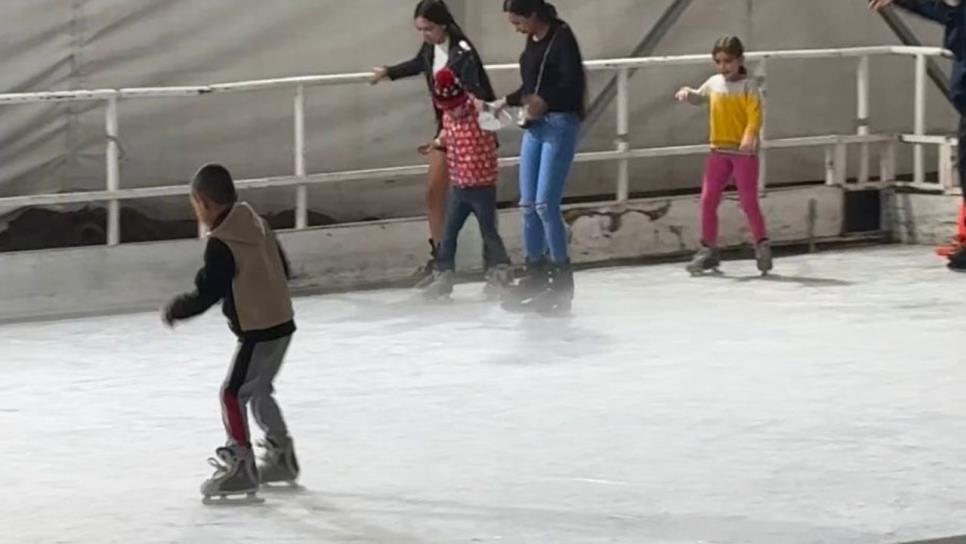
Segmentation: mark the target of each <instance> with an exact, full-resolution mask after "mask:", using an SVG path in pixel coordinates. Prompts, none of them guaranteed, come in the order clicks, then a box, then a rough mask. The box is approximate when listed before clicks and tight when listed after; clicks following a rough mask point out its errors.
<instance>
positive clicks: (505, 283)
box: [483, 264, 513, 300]
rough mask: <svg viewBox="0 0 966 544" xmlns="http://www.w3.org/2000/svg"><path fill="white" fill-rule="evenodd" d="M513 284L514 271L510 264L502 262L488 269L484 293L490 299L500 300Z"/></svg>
mask: <svg viewBox="0 0 966 544" xmlns="http://www.w3.org/2000/svg"><path fill="white" fill-rule="evenodd" d="M511 285H513V271H512V270H511V269H510V267H509V266H507V265H505V264H500V265H497V266H494V267H493V268H491V269H489V270H487V271H486V285H485V286H483V294H484V295H486V298H487V299H488V300H499V299H500V298H501V297H502V296H503V294H504V293H505V292H506V290H507V289H509V288H510V286H511Z"/></svg>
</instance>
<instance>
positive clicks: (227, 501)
mask: <svg viewBox="0 0 966 544" xmlns="http://www.w3.org/2000/svg"><path fill="white" fill-rule="evenodd" d="M201 503H202V504H204V505H205V506H257V505H259V504H265V499H263V498H261V497H259V496H257V495H256V494H255V492H254V491H250V492H248V493H245V494H244V495H242V494H240V493H225V494H217V495H205V497H204V498H202V499H201Z"/></svg>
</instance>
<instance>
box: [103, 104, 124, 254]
mask: <svg viewBox="0 0 966 544" xmlns="http://www.w3.org/2000/svg"><path fill="white" fill-rule="evenodd" d="M105 128H106V132H107V153H106V158H107V190H108V191H117V190H118V189H120V188H121V166H120V161H121V159H120V153H119V151H120V149H119V147H118V139H117V138H118V122H117V96H116V95H115V96H112V97H111V98H109V99H108V100H107V115H106V123H105ZM120 243H121V203H120V202H119V201H118V200H117V199H111V200H109V201H108V203H107V245H109V246H116V245H118V244H120Z"/></svg>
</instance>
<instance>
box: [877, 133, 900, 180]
mask: <svg viewBox="0 0 966 544" xmlns="http://www.w3.org/2000/svg"><path fill="white" fill-rule="evenodd" d="M898 145H899V143H898V142H897V141H896V140H890V141H888V142H885V143H884V144H882V154H881V155H880V156H879V180H881V181H882V182H885V183H891V182H893V181H895V180H896V147H898Z"/></svg>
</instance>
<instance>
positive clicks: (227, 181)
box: [191, 164, 238, 206]
mask: <svg viewBox="0 0 966 544" xmlns="http://www.w3.org/2000/svg"><path fill="white" fill-rule="evenodd" d="M191 192H192V193H194V194H196V195H198V196H202V197H204V198H206V199H207V200H210V201H212V202H214V203H215V204H220V205H223V206H227V205H229V204H234V203H235V202H237V201H238V193H237V192H236V191H235V182H234V181H233V180H232V179H231V173H230V172H228V169H227V168H225V167H224V166H222V165H220V164H206V165H204V166H202V167H201V169H200V170H198V173H197V174H195V177H194V179H192V180H191Z"/></svg>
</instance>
